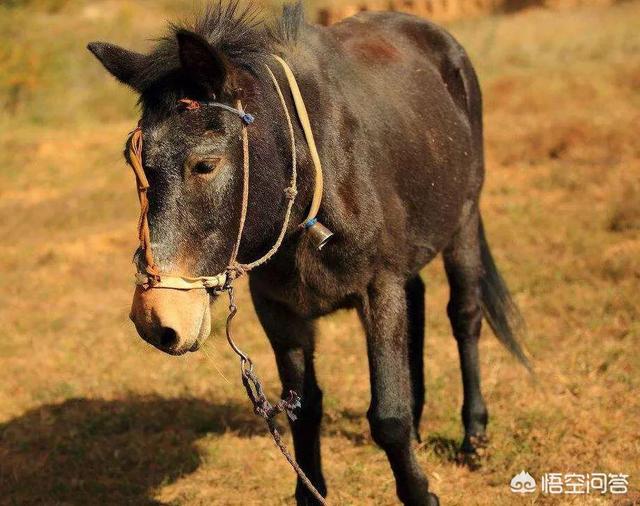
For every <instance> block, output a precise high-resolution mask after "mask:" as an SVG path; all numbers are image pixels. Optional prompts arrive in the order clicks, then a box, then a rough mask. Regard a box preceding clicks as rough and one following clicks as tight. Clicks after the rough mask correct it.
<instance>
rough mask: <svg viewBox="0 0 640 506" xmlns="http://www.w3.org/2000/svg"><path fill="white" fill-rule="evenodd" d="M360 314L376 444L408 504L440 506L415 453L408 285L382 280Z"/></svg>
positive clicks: (396, 279)
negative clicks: (409, 350)
mask: <svg viewBox="0 0 640 506" xmlns="http://www.w3.org/2000/svg"><path fill="white" fill-rule="evenodd" d="M358 309H359V313H360V317H361V319H362V322H363V325H364V327H365V331H366V334H367V355H368V357H369V372H370V380H371V405H370V407H369V411H368V413H367V417H368V418H369V424H370V425H371V435H372V436H373V440H374V441H375V442H376V443H377V444H378V445H380V446H381V447H382V449H383V450H384V451H385V453H386V454H387V457H388V459H389V463H390V464H391V469H392V470H393V474H394V476H395V479H396V490H397V493H398V497H399V498H400V500H401V501H402V502H403V503H404V504H410V505H419V506H426V505H430V506H433V505H437V504H438V500H437V498H436V496H434V495H433V494H430V493H429V482H428V481H427V477H426V476H425V475H424V473H423V472H422V469H420V466H419V465H418V462H417V461H416V456H415V453H414V451H413V448H412V442H413V438H412V431H413V414H412V400H411V380H410V373H409V370H408V367H407V363H408V360H409V356H408V346H407V341H408V339H407V300H406V293H405V289H404V280H403V279H401V278H399V277H397V276H395V275H391V274H384V273H383V274H379V275H378V276H377V277H376V279H375V280H374V281H372V283H371V284H370V286H369V287H368V289H367V293H366V294H365V295H363V299H362V300H361V304H360V306H359V308H358Z"/></svg>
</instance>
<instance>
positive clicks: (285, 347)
mask: <svg viewBox="0 0 640 506" xmlns="http://www.w3.org/2000/svg"><path fill="white" fill-rule="evenodd" d="M252 295H253V301H254V306H255V308H256V312H257V314H258V317H259V319H260V323H261V324H262V326H263V328H264V330H265V332H266V333H267V337H268V338H269V341H270V342H271V346H272V348H273V351H274V352H275V356H276V362H277V365H278V372H279V374H280V380H281V381H282V393H283V397H284V396H286V395H288V393H289V392H290V391H291V390H293V391H295V392H296V393H297V394H298V395H300V397H301V401H302V407H301V408H300V410H299V411H298V412H297V413H296V414H297V415H298V418H297V420H296V421H294V422H290V424H289V425H290V426H291V433H292V436H293V446H294V449H295V456H296V461H297V462H298V464H299V465H300V467H301V468H302V470H303V471H304V472H305V474H306V475H307V477H308V478H309V479H310V480H311V483H313V485H314V486H315V487H316V489H317V490H318V492H320V494H322V495H323V496H326V495H327V487H326V484H325V481H324V476H323V475H322V466H321V462H320V422H321V420H322V391H321V390H320V387H319V386H318V383H317V381H316V373H315V368H314V364H313V352H314V325H313V322H312V321H308V320H304V319H302V318H299V317H298V316H296V315H295V314H293V313H291V312H290V311H288V310H287V309H286V308H285V307H284V306H281V305H280V304H277V303H274V302H271V301H267V300H265V299H263V298H261V297H259V296H256V294H252ZM296 501H297V504H299V505H315V504H319V503H318V501H317V500H316V499H315V498H314V497H313V495H311V493H310V492H309V491H308V490H307V487H306V486H305V485H304V483H302V481H301V480H300V479H298V483H297V486H296Z"/></svg>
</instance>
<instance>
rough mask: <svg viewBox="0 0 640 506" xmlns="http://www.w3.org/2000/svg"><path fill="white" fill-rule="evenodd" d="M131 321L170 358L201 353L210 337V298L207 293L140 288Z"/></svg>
mask: <svg viewBox="0 0 640 506" xmlns="http://www.w3.org/2000/svg"><path fill="white" fill-rule="evenodd" d="M130 318H131V321H132V322H133V323H134V325H135V327H136V330H137V331H138V334H139V335H140V337H141V338H142V339H144V340H145V341H146V342H148V343H149V344H151V345H153V346H155V347H156V348H158V349H159V350H161V351H163V352H165V353H168V354H169V355H184V354H185V353H187V352H189V351H197V350H198V349H199V348H200V345H201V344H202V342H203V341H204V340H205V339H206V338H207V337H208V336H209V332H210V330H211V310H210V308H209V295H208V294H207V293H206V291H204V290H193V291H181V290H163V289H151V290H145V289H144V288H142V287H137V288H136V291H135V293H134V296H133V303H132V304H131V314H130Z"/></svg>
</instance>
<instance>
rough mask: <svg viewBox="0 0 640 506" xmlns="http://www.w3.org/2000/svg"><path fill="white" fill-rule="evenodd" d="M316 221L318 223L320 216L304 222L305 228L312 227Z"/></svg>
mask: <svg viewBox="0 0 640 506" xmlns="http://www.w3.org/2000/svg"><path fill="white" fill-rule="evenodd" d="M316 223H318V218H311V219H310V220H309V221H307V222H306V223H305V224H304V228H305V229H310V228H311V227H313V226H314V225H315V224H316Z"/></svg>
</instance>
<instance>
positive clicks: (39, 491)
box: [0, 397, 265, 504]
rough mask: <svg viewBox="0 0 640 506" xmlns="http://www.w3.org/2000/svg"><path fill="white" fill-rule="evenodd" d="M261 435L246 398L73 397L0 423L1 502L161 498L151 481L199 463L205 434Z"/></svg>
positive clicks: (146, 500)
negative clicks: (240, 400) (241, 401)
mask: <svg viewBox="0 0 640 506" xmlns="http://www.w3.org/2000/svg"><path fill="white" fill-rule="evenodd" d="M229 431H231V432H234V433H237V434H240V435H242V436H250V435H254V434H262V433H264V432H265V430H264V425H263V424H262V423H261V421H260V420H258V419H257V418H256V417H255V416H254V415H253V413H252V410H251V409H249V406H247V405H239V404H226V405H215V404H211V403H208V402H205V401H202V400H197V399H162V398H159V397H134V398H129V399H124V400H114V401H105V400H89V399H73V400H68V401H66V402H64V403H62V404H55V405H46V406H41V407H39V408H37V409H34V410H31V411H28V412H27V413H25V414H24V415H22V416H20V417H17V418H14V419H13V420H10V421H9V422H7V423H4V424H2V425H0V504H34V503H37V504H43V503H48V504H51V503H55V504H60V503H63V504H159V503H158V502H157V501H154V500H153V499H152V495H153V494H152V492H153V490H154V489H155V488H156V487H159V486H161V485H166V484H168V483H172V482H174V481H175V480H177V479H178V478H179V477H180V476H183V475H185V474H189V473H192V472H193V471H195V470H196V469H197V468H198V466H199V464H200V456H199V454H198V450H197V448H196V446H195V444H194V443H195V441H196V440H197V439H200V438H202V437H204V436H205V435H206V434H209V433H217V434H221V433H225V432H229Z"/></svg>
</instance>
